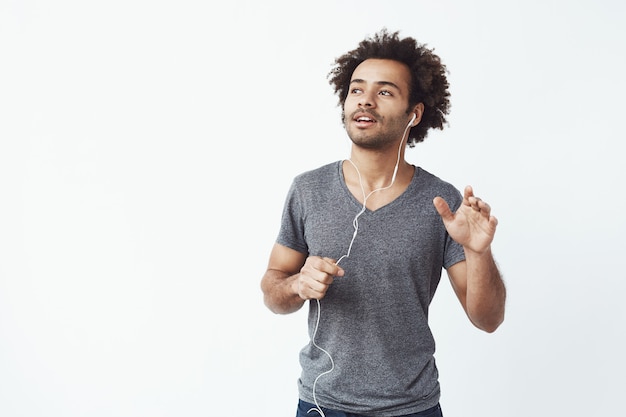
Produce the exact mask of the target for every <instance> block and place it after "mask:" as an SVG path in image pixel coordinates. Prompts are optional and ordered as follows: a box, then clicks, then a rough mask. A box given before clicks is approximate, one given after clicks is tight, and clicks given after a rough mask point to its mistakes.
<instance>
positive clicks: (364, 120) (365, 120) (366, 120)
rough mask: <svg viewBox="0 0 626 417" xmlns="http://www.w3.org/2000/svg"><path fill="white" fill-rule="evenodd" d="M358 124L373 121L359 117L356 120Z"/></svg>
mask: <svg viewBox="0 0 626 417" xmlns="http://www.w3.org/2000/svg"><path fill="white" fill-rule="evenodd" d="M356 120H357V121H358V122H371V121H372V119H370V118H369V117H359V118H358V119H356Z"/></svg>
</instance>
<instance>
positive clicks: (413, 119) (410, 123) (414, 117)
mask: <svg viewBox="0 0 626 417" xmlns="http://www.w3.org/2000/svg"><path fill="white" fill-rule="evenodd" d="M415 119H417V114H415V113H413V117H412V118H411V121H410V122H409V125H412V124H413V122H414V121H415Z"/></svg>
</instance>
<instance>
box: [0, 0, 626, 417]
mask: <svg viewBox="0 0 626 417" xmlns="http://www.w3.org/2000/svg"><path fill="white" fill-rule="evenodd" d="M625 17H626V6H624V3H623V2H620V1H617V0H615V1H609V0H600V1H598V0H595V1H592V0H586V1H582V0H578V1H577V0H573V1H565V0H531V1H508V2H503V1H496V0H490V1H487V0H484V1H464V0H454V1H453V0H447V1H437V2H427V1H413V2H405V1H385V2H380V1H368V0H363V1H358V2H357V1H335V2H332V1H315V2H297V1H276V0H274V1H271V0H270V1H252V0H249V1H242V0H234V1H228V2H225V1H224V2H219V3H217V2H206V1H193V0H179V1H167V0H162V1H147V0H124V1H120V0H109V1H77V0H76V1H71V0H57V1H54V2H46V1H35V0H0V415H2V416H3V417H18V416H19V417H41V416H46V417H47V416H63V417H74V416H90V417H100V416H112V417H113V416H114V417H143V416H145V417H160V416H163V417H174V416H176V417H178V416H186V417H193V416H249V415H258V416H268V417H269V416H291V415H294V413H295V404H296V395H297V394H296V379H297V377H298V374H299V365H298V362H297V356H298V351H299V349H300V348H301V347H302V346H303V345H304V344H305V343H307V342H308V336H307V333H306V329H305V321H304V318H305V316H304V311H302V312H299V313H297V314H294V315H291V316H275V315H273V314H271V313H270V312H269V311H268V310H266V309H265V307H264V306H263V304H262V299H261V292H260V290H259V280H260V278H261V275H262V274H263V272H264V270H265V267H266V262H267V257H268V255H269V250H270V248H271V245H272V243H273V241H274V238H275V236H276V233H277V231H278V223H279V217H280V211H281V209H282V204H283V200H284V197H285V194H286V191H287V188H288V186H289V183H290V182H291V179H292V178H293V176H294V175H296V174H298V173H300V172H301V171H303V170H305V169H309V168H314V167H316V166H318V165H320V164H322V163H326V162H330V161H332V160H336V159H340V158H343V157H346V156H347V155H348V149H349V144H348V139H347V138H346V136H345V134H344V132H343V131H342V128H341V124H340V118H339V109H338V108H337V107H336V98H335V97H334V96H333V94H332V90H331V87H330V86H329V85H328V83H327V80H326V74H327V73H328V71H329V69H330V66H331V64H332V61H333V60H334V58H335V57H337V56H339V55H340V54H342V53H343V52H345V51H347V50H349V49H352V48H354V47H355V46H356V45H357V43H358V42H359V41H360V40H361V39H362V38H363V37H364V36H366V35H371V34H373V33H374V32H376V31H378V30H379V29H380V28H382V27H383V26H386V27H387V28H389V29H390V30H400V31H401V33H402V34H403V35H407V36H414V37H416V38H417V39H418V40H420V41H421V42H424V43H427V44H428V45H429V46H431V47H434V48H435V51H436V52H437V53H438V54H439V55H440V56H441V57H442V59H443V61H444V63H445V64H446V65H447V66H448V69H449V71H450V75H449V79H450V82H451V91H452V103H453V104H452V114H451V116H450V126H449V127H448V128H447V129H446V130H444V131H443V132H435V133H433V134H431V135H430V137H429V138H428V139H427V140H426V142H425V143H423V144H421V145H419V146H418V147H417V148H415V149H413V150H409V151H408V152H407V155H408V158H409V160H410V161H411V162H413V163H415V164H418V165H421V166H422V167H424V168H426V169H428V170H430V171H432V172H434V173H436V174H438V175H439V176H441V177H443V178H444V179H447V180H448V181H450V182H452V183H453V184H455V185H456V186H458V187H459V188H462V187H463V186H464V185H466V184H472V185H474V187H475V189H476V191H477V193H478V194H479V195H481V196H482V197H483V198H484V199H485V200H487V201H489V202H490V203H491V205H492V206H493V208H494V214H495V215H496V216H497V217H498V218H499V220H500V226H499V230H498V234H497V236H496V241H495V242H494V251H495V254H496V257H497V260H498V261H499V263H500V266H501V269H502V271H503V273H504V276H505V280H506V282H507V285H508V290H509V302H508V312H507V319H506V322H505V324H504V325H503V327H501V328H500V329H499V330H498V331H497V332H496V333H495V334H492V335H487V334H483V333H481V332H479V331H478V330H475V329H473V328H472V327H471V325H470V324H469V321H468V320H467V319H466V318H465V317H464V315H463V312H462V310H461V308H460V305H459V304H458V302H457V301H456V300H455V299H454V298H453V295H452V291H451V289H450V286H449V284H448V283H447V281H442V285H441V286H440V290H439V293H438V295H437V296H436V299H435V301H434V305H433V307H432V313H431V315H432V326H433V329H434V332H435V336H436V337H437V340H438V353H437V360H438V363H439V367H440V372H441V383H442V388H443V397H442V404H443V407H444V412H445V415H446V417H461V416H462V417H472V416H498V417H502V416H508V417H521V416H527V415H546V416H548V415H560V416H564V415H568V416H588V415H617V414H619V413H620V412H621V411H620V410H623V401H622V396H623V393H624V391H625V389H626V383H625V382H624V378H623V375H624V373H626V363H625V360H624V356H623V352H624V351H626V340H625V337H626V330H625V329H626V325H625V324H626V308H625V307H624V301H623V300H624V292H625V291H626V283H625V281H626V280H625V278H626V274H625V273H624V269H623V260H622V259H623V258H622V257H621V255H622V251H623V249H624V243H623V242H624V240H623V236H624V233H625V232H626V225H625V220H624V219H625V216H624V214H623V210H624V203H625V202H626V197H625V195H624V183H625V179H626V178H625V170H624V166H623V164H622V161H623V155H624V151H623V147H622V142H623V141H624V139H625V136H626V129H625V128H624V124H623V119H624V118H623V109H624V104H623V103H624V96H625V95H626V84H625V81H624V74H625V73H626V55H625V52H624V51H625V50H626V25H625V23H626V22H625Z"/></svg>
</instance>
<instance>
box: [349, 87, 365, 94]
mask: <svg viewBox="0 0 626 417" xmlns="http://www.w3.org/2000/svg"><path fill="white" fill-rule="evenodd" d="M362 92H363V90H361V89H360V88H353V89H352V90H350V94H360V93H362Z"/></svg>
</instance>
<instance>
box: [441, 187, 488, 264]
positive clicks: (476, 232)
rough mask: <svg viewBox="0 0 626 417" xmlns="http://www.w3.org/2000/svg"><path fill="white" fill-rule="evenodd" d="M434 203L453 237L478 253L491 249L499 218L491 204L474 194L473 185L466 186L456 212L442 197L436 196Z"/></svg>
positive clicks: (466, 247) (467, 248)
mask: <svg viewBox="0 0 626 417" xmlns="http://www.w3.org/2000/svg"><path fill="white" fill-rule="evenodd" d="M433 204H434V205H435V208H436V209H437V212H438V213H439V215H440V216H441V219H442V220H443V224H444V226H445V227H446V230H447V231H448V234H449V235H450V237H452V239H454V240H455V241H456V242H458V243H459V244H461V245H463V247H464V248H465V249H466V250H471V251H473V252H476V253H483V252H485V251H487V250H489V248H490V245H491V242H492V241H493V237H494V235H495V233H496V226H497V225H498V219H496V218H495V217H493V216H492V215H491V207H490V206H489V204H487V203H485V202H484V201H483V200H481V199H480V198H478V197H476V196H474V190H473V189H472V187H471V186H469V185H468V186H467V187H465V191H464V194H463V203H462V204H461V206H460V207H459V208H458V210H457V211H456V212H455V213H452V211H451V210H450V206H448V203H447V202H446V201H445V200H444V199H443V198H441V197H435V199H434V200H433Z"/></svg>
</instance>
